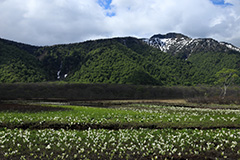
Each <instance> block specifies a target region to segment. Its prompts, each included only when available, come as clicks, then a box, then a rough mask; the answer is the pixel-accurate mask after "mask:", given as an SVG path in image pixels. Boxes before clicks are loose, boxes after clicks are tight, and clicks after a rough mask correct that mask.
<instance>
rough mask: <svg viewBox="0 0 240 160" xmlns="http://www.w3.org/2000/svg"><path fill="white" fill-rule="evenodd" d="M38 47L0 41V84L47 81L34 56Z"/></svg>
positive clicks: (39, 63)
mask: <svg viewBox="0 0 240 160" xmlns="http://www.w3.org/2000/svg"><path fill="white" fill-rule="evenodd" d="M37 50H38V47H35V46H31V45H26V44H22V43H17V42H13V41H8V40H4V39H0V82H39V81H45V80H46V79H47V77H46V73H45V71H44V70H43V69H42V65H41V62H40V61H39V60H38V59H37V58H36V55H34V53H35V51H37Z"/></svg>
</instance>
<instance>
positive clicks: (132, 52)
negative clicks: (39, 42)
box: [0, 33, 240, 85]
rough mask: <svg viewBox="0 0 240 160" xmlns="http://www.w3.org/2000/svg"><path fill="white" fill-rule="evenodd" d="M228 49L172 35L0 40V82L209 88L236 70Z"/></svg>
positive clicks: (238, 58)
mask: <svg viewBox="0 0 240 160" xmlns="http://www.w3.org/2000/svg"><path fill="white" fill-rule="evenodd" d="M150 39H151V40H156V41H153V42H156V46H153V44H155V43H153V42H151V43H150ZM148 42H149V43H148ZM170 44H171V45H170ZM157 46H160V47H163V49H165V51H166V52H163V51H162V50H161V48H158V47H157ZM164 47H165V48H164ZM234 49H238V48H237V47H236V48H234V46H233V45H231V44H229V43H225V42H224V43H223V42H221V43H220V42H218V41H216V40H214V39H192V38H190V37H188V36H185V35H183V34H178V33H168V34H166V35H161V34H158V35H153V36H152V37H150V38H149V39H144V38H135V37H116V38H108V39H99V40H88V41H85V42H79V43H70V44H58V45H53V46H32V45H27V44H23V43H18V42H14V41H8V40H4V39H0V82H3V83H6V82H43V81H66V82H77V83H116V84H137V85H139V84H140V85H196V84H210V85H211V84H214V81H215V80H216V77H215V76H214V75H215V73H216V72H218V71H219V70H221V69H222V68H232V69H238V70H239V68H240V53H239V52H238V51H236V50H234ZM176 51H177V52H176ZM180 51H181V52H180ZM189 51H190V52H189ZM175 52H176V53H175Z"/></svg>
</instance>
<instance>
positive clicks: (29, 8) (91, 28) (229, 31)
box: [0, 0, 240, 46]
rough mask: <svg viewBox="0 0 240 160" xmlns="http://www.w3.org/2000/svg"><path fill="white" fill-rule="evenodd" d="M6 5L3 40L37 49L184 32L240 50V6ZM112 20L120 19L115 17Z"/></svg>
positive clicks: (7, 1)
mask: <svg viewBox="0 0 240 160" xmlns="http://www.w3.org/2000/svg"><path fill="white" fill-rule="evenodd" d="M225 3H231V4H233V5H227V6H220V5H214V4H213V3H212V2H211V1H210V0H194V1H193V0H147V1H146V0H112V3H111V7H108V8H107V10H105V9H104V7H102V6H100V5H99V4H98V0H52V1H48V0H41V1H39V0H21V1H19V0H0V36H1V37H4V38H7V39H12V40H17V41H21V42H25V43H31V44H36V45H51V44H56V43H72V42H78V41H84V40H88V39H93V38H103V37H111V36H137V37H149V36H152V35H153V34H156V33H162V34H164V33H167V32H181V33H183V34H186V35H187V36H190V37H212V38H216V39H217V40H219V41H228V42H232V43H234V44H235V45H237V46H240V0H225ZM107 15H114V16H112V17H109V16H107Z"/></svg>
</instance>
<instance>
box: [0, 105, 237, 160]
mask: <svg viewBox="0 0 240 160" xmlns="http://www.w3.org/2000/svg"><path fill="white" fill-rule="evenodd" d="M28 107H29V106H28ZM35 107H36V106H35ZM48 107H56V108H59V107H60V108H66V109H67V110H66V109H64V110H61V111H56V110H55V109H54V111H52V109H51V110H49V109H46V108H45V107H42V109H44V110H45V111H44V110H43V111H41V112H34V113H32V112H17V111H2V112H0V159H3V160H5V159H55V160H57V159H165V158H166V159H239V158H240V143H239V142H240V111H239V110H230V109H204V108H201V109H200V108H186V107H171V106H157V105H146V104H145V105H141V104H139V105H136V104H132V105H128V106H126V107H117V108H96V107H80V106H63V105H51V106H48Z"/></svg>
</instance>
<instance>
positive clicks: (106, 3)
mask: <svg viewBox="0 0 240 160" xmlns="http://www.w3.org/2000/svg"><path fill="white" fill-rule="evenodd" d="M111 3H112V0H98V4H99V5H100V6H101V7H102V8H104V9H106V10H108V9H111Z"/></svg>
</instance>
